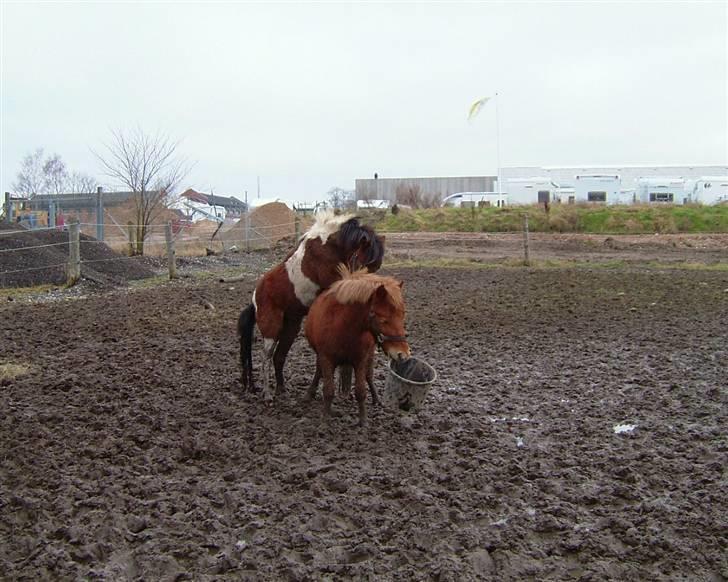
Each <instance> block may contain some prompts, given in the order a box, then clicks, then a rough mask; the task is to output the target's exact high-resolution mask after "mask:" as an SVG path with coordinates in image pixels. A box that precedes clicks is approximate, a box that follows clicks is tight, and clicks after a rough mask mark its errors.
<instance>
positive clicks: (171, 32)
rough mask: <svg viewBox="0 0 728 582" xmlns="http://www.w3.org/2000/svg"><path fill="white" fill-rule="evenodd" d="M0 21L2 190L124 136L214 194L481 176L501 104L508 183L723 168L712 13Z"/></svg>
mask: <svg viewBox="0 0 728 582" xmlns="http://www.w3.org/2000/svg"><path fill="white" fill-rule="evenodd" d="M0 4H1V5H2V6H1V8H0V11H1V14H0V18H1V21H2V25H1V26H2V34H1V36H2V41H1V42H2V71H1V77H2V119H1V123H2V129H1V133H2V135H1V141H2V154H1V158H2V160H1V161H2V167H1V171H2V175H1V177H0V182H1V186H2V190H3V191H5V190H10V189H11V183H12V182H13V181H14V179H15V175H16V173H17V171H18V169H19V163H20V160H21V158H22V157H23V156H24V155H26V154H27V153H28V152H30V151H32V150H34V149H35V148H37V147H43V148H45V150H46V152H48V153H53V152H57V153H58V154H60V155H61V156H62V158H63V159H64V160H65V161H66V163H67V165H68V166H69V167H70V168H71V169H73V170H78V171H84V172H87V173H89V174H92V175H94V176H97V177H98V178H99V180H100V181H101V182H102V183H106V182H108V180H107V179H104V178H103V176H102V174H101V172H100V168H99V166H98V163H97V162H96V160H95V159H94V156H93V155H92V154H91V152H90V148H93V149H100V147H101V144H102V142H103V141H104V140H107V139H108V137H109V130H110V129H111V128H129V127H135V126H139V127H141V128H143V129H144V130H145V131H148V132H152V133H153V132H156V131H162V132H165V133H167V134H169V135H170V136H172V137H173V138H175V139H180V140H182V144H181V146H180V152H181V153H182V154H183V155H185V156H187V157H188V158H189V159H190V160H192V161H194V162H195V166H194V168H193V170H192V171H191V172H190V174H189V175H188V178H187V180H186V181H185V182H184V184H183V186H184V187H188V186H189V187H193V188H195V189H197V190H201V191H206V192H209V191H210V189H213V190H214V192H215V193H216V194H221V195H236V196H240V195H242V193H243V191H244V190H248V192H249V195H251V196H255V192H256V176H258V175H259V176H260V177H261V189H262V196H263V197H275V196H279V197H281V198H285V199H289V200H292V201H296V200H304V199H307V200H317V199H318V200H323V199H325V197H326V196H325V193H326V191H327V190H328V189H329V188H331V187H332V186H341V187H343V188H347V189H349V188H353V187H354V179H355V178H361V177H371V176H372V175H373V174H374V172H375V171H376V172H378V173H379V175H380V176H383V177H393V176H457V175H487V174H495V172H496V166H497V162H496V108H495V104H494V102H492V101H491V102H490V103H488V104H487V105H486V106H485V107H484V108H483V109H482V111H481V113H480V115H479V116H478V117H477V118H476V119H475V120H474V121H472V122H470V123H469V122H468V121H467V112H468V108H469V107H470V105H471V103H472V102H473V101H474V100H475V99H477V98H480V97H483V96H486V95H492V94H494V93H495V92H496V91H497V92H498V93H499V107H498V110H499V115H498V119H499V125H500V140H499V141H500V161H501V165H502V166H514V165H589V164H600V165H619V164H631V165H634V164H643V163H644V164H666V165H670V164H726V163H728V162H727V158H728V152H727V150H728V140H727V137H726V136H727V134H728V113H727V109H728V94H727V85H728V79H727V61H728V36H727V34H726V28H727V19H728V15H727V10H726V2H725V1H719V2H712V3H699V2H695V1H691V2H682V3H681V2H678V3H658V2H602V3H591V2H589V3H587V2H577V3H516V2H509V3H478V4H474V3H468V4H458V3H441V4H440V3H427V4H425V3H362V4H343V3H315V4H314V3H309V4H301V3H298V4H288V3H279V4H270V3H265V4H253V3H234V2H229V3H217V4H215V3H204V4H203V3H181V2H164V3H161V2H160V3H144V4H140V3H131V2H125V3H102V2H89V3H69V2H66V3H39V4H32V3H28V2H23V3H12V2H7V1H5V0H2V2H0Z"/></svg>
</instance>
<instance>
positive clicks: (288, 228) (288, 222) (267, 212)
mask: <svg viewBox="0 0 728 582" xmlns="http://www.w3.org/2000/svg"><path fill="white" fill-rule="evenodd" d="M295 221H296V213H295V212H293V210H291V209H290V208H288V206H286V205H285V204H283V203H282V202H271V203H269V204H264V205H263V206H260V207H258V208H256V209H255V210H253V212H251V213H250V233H249V237H248V238H249V239H250V247H251V248H254V249H260V248H267V247H270V246H272V245H273V244H275V243H276V242H278V241H280V240H282V239H286V238H291V239H293V237H294V236H295V233H296V225H295ZM306 224H307V223H306V222H303V221H302V222H301V232H303V231H304V229H305V228H306ZM218 236H219V237H220V238H221V239H222V240H223V241H225V242H226V243H229V244H231V245H232V244H234V245H236V246H238V247H239V248H245V245H246V243H245V241H246V236H245V217H243V218H241V219H240V220H239V221H238V222H237V223H235V225H234V226H233V227H232V228H230V229H228V230H226V231H225V232H223V233H221V234H219V235H218Z"/></svg>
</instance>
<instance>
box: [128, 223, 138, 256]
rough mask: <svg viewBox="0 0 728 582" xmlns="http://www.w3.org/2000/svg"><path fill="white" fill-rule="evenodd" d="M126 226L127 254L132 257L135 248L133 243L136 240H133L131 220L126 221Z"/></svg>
mask: <svg viewBox="0 0 728 582" xmlns="http://www.w3.org/2000/svg"><path fill="white" fill-rule="evenodd" d="M126 228H127V233H128V236H129V256H130V257H133V256H134V248H135V245H136V241H135V238H134V225H132V223H131V221H129V222H128V223H127V225H126Z"/></svg>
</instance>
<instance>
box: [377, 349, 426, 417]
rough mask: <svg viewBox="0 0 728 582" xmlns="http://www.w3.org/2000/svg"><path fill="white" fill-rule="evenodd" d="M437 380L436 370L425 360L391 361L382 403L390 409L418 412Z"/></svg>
mask: <svg viewBox="0 0 728 582" xmlns="http://www.w3.org/2000/svg"><path fill="white" fill-rule="evenodd" d="M435 380H437V372H435V368H433V367H432V366H430V364H428V363H427V362H425V361H424V360H420V359H418V358H408V359H406V360H390V361H389V374H388V375H387V381H386V383H385V385H384V393H383V394H382V403H383V404H384V406H386V407H388V408H395V409H398V410H404V411H407V412H417V411H419V410H420V409H421V408H422V405H423V403H424V401H425V398H426V397H427V393H428V392H429V391H430V387H431V386H432V384H433V382H435Z"/></svg>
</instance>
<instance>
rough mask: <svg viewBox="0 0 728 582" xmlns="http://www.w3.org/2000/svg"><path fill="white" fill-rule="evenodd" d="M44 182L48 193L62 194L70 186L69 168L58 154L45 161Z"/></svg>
mask: <svg viewBox="0 0 728 582" xmlns="http://www.w3.org/2000/svg"><path fill="white" fill-rule="evenodd" d="M43 182H44V188H43V189H44V191H45V193H46V194H62V193H63V192H66V191H67V190H66V188H67V186H68V169H67V168H66V164H65V162H64V161H63V160H62V159H61V156H59V155H58V154H53V155H52V156H50V157H49V158H48V159H47V160H46V161H45V162H44V163H43Z"/></svg>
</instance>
